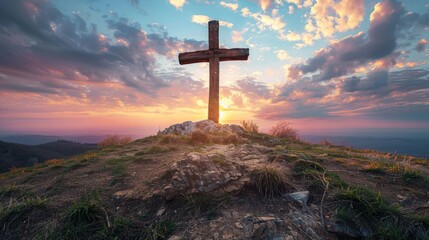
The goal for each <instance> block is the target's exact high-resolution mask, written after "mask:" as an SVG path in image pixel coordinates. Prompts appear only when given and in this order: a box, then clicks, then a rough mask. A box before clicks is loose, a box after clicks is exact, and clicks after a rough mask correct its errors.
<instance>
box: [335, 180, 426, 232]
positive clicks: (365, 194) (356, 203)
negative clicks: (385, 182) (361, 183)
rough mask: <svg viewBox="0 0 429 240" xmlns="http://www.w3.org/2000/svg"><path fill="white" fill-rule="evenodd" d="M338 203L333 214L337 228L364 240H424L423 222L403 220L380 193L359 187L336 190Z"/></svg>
mask: <svg viewBox="0 0 429 240" xmlns="http://www.w3.org/2000/svg"><path fill="white" fill-rule="evenodd" d="M335 198H336V199H337V200H339V201H340V202H341V204H340V206H339V207H338V210H337V213H336V216H335V217H336V219H337V220H338V226H339V227H341V228H342V229H343V230H345V231H348V232H354V233H355V234H357V235H358V236H359V237H362V238H368V239H428V237H429V224H428V222H426V219H416V218H413V217H409V216H404V215H403V214H402V213H401V212H400V210H399V208H398V207H397V206H395V205H391V204H389V203H388V202H386V201H385V200H384V198H383V197H382V196H381V194H380V193H375V192H373V191H371V190H369V189H367V188H363V187H348V188H345V189H342V190H339V191H338V192H337V193H336V195H335Z"/></svg>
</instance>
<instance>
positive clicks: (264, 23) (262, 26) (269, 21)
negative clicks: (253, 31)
mask: <svg viewBox="0 0 429 240" xmlns="http://www.w3.org/2000/svg"><path fill="white" fill-rule="evenodd" d="M241 15H242V16H243V17H250V18H253V19H254V20H256V26H257V27H258V29H259V30H260V31H264V30H267V29H271V30H274V31H277V32H278V33H279V34H283V33H284V28H285V27H286V23H284V22H283V20H282V18H283V16H278V15H277V14H276V11H272V13H271V15H267V14H263V13H252V12H250V10H249V9H248V8H242V9H241Z"/></svg>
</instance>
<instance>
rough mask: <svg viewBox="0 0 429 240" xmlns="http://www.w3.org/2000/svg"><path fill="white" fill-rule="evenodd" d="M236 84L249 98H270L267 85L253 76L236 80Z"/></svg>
mask: <svg viewBox="0 0 429 240" xmlns="http://www.w3.org/2000/svg"><path fill="white" fill-rule="evenodd" d="M236 86H237V88H238V89H239V90H240V91H241V92H242V93H244V94H245V95H247V96H250V97H251V98H270V97H271V96H272V95H271V90H270V89H269V87H268V86H267V85H266V84H265V83H264V82H260V81H257V80H256V79H255V78H253V77H246V78H244V79H241V80H237V83H236Z"/></svg>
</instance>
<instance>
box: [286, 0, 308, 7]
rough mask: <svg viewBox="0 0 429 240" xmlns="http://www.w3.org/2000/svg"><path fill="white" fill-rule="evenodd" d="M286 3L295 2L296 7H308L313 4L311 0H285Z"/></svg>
mask: <svg viewBox="0 0 429 240" xmlns="http://www.w3.org/2000/svg"><path fill="white" fill-rule="evenodd" d="M286 2H287V3H291V4H295V5H296V6H297V7H298V8H303V7H310V6H311V5H313V1H312V0H286Z"/></svg>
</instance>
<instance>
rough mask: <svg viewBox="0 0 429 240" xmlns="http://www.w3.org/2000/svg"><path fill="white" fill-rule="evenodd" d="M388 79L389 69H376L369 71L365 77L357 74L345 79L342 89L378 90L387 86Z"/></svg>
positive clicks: (351, 90) (349, 90) (350, 90)
mask: <svg viewBox="0 0 429 240" xmlns="http://www.w3.org/2000/svg"><path fill="white" fill-rule="evenodd" d="M388 80H389V79H388V72H387V71H384V70H383V71H374V72H370V73H368V74H367V77H366V78H365V79H361V78H359V77H355V76H354V77H351V78H348V79H345V80H344V82H343V83H342V90H343V91H345V92H356V91H373V90H378V89H380V88H382V87H386V86H387V84H388Z"/></svg>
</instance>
